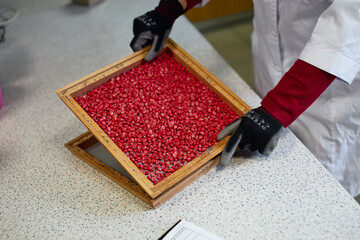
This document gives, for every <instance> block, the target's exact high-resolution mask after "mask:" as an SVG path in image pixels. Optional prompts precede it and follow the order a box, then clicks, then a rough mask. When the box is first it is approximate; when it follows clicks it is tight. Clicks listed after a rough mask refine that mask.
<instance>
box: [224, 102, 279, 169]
mask: <svg viewBox="0 0 360 240" xmlns="http://www.w3.org/2000/svg"><path fill="white" fill-rule="evenodd" d="M283 129H284V128H283V126H282V124H281V123H280V122H279V121H278V120H276V119H275V118H273V117H272V116H271V115H270V114H269V113H267V112H266V110H265V109H264V108H263V107H260V108H256V109H253V110H250V111H249V112H247V113H246V114H244V115H243V116H242V117H241V118H239V119H237V120H235V121H234V122H232V123H230V124H229V125H227V126H226V127H225V128H224V129H223V130H221V131H220V133H219V134H218V136H217V140H218V141H219V140H221V139H223V138H225V137H226V136H228V135H230V134H232V136H231V137H230V139H229V140H228V142H227V143H226V145H225V148H224V151H223V153H222V154H221V157H220V164H222V165H226V164H227V163H228V162H229V160H230V158H231V157H232V156H233V154H234V152H235V150H236V148H237V147H239V148H240V150H245V151H249V152H253V151H256V150H258V151H259V152H260V153H261V154H264V155H269V154H270V153H271V152H272V150H273V149H274V148H275V147H276V145H277V142H278V139H279V136H280V133H281V132H282V130H283Z"/></svg>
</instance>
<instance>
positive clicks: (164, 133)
mask: <svg viewBox="0 0 360 240" xmlns="http://www.w3.org/2000/svg"><path fill="white" fill-rule="evenodd" d="M75 100H76V101H77V103H79V104H80V106H81V107H82V108H83V109H84V110H85V111H86V112H87V113H88V114H89V116H90V117H91V118H92V119H93V120H94V121H95V122H96V123H97V124H98V125H99V126H100V127H101V128H102V129H103V130H104V132H105V133H106V134H107V135H108V136H109V137H110V138H111V139H112V140H113V141H114V143H115V144H116V145H117V146H118V147H119V148H120V149H121V150H122V151H123V152H125V154H126V155H127V156H128V157H129V159H130V160H131V161H132V162H133V163H134V164H135V165H136V166H137V167H138V168H139V169H140V170H141V171H142V172H143V173H144V174H145V175H146V176H147V178H148V179H149V180H150V181H151V182H153V184H157V183H158V182H159V181H161V180H163V179H164V178H166V177H167V176H169V175H170V174H171V173H173V172H175V171H176V170H178V169H179V168H181V167H182V166H183V165H184V164H186V163H187V162H189V161H191V160H193V159H194V158H195V157H196V156H198V155H199V154H201V153H202V152H204V151H205V150H206V149H207V148H208V147H211V146H213V145H215V143H216V136H217V134H218V132H219V131H220V130H221V129H222V128H223V127H224V126H226V125H227V124H229V123H231V122H232V121H234V120H235V119H236V118H238V116H237V115H236V113H235V112H233V111H232V110H231V109H230V108H229V107H228V106H227V105H226V104H225V103H224V102H223V101H222V100H221V99H220V98H219V97H218V96H217V95H216V94H215V93H213V92H212V91H210V90H209V89H208V88H207V87H206V86H205V85H204V84H203V83H201V82H200V81H199V80H197V79H196V77H195V76H193V75H192V74H191V73H189V72H188V71H187V70H186V69H185V68H184V67H183V66H181V65H180V64H179V63H178V62H176V61H175V59H174V58H173V57H171V56H170V55H169V54H167V53H164V54H162V55H161V56H159V57H158V58H157V59H155V60H153V61H151V62H146V63H144V64H142V65H140V66H138V67H135V68H133V69H131V70H130V71H128V72H126V73H123V74H121V75H119V76H117V77H115V78H111V79H110V80H109V81H108V82H106V83H104V84H103V85H101V86H99V87H97V88H95V89H93V90H91V91H89V92H87V93H86V94H85V95H83V96H80V97H77V98H75Z"/></svg>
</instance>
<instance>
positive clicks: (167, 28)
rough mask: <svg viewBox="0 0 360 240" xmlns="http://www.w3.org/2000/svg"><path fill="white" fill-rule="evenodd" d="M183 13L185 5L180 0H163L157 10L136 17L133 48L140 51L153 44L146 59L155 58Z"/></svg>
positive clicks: (131, 44)
mask: <svg viewBox="0 0 360 240" xmlns="http://www.w3.org/2000/svg"><path fill="white" fill-rule="evenodd" d="M183 13H184V7H183V6H182V5H181V3H180V2H179V1H178V0H161V1H160V3H159V5H158V6H157V7H156V8H155V10H153V11H150V12H147V13H145V14H143V15H141V16H139V17H137V18H135V19H134V24H133V32H134V38H133V39H132V41H131V43H130V46H131V48H132V49H133V50H134V51H139V50H140V49H143V48H144V47H146V46H149V45H152V47H151V48H150V50H149V52H148V53H147V54H146V56H145V61H150V60H152V59H154V58H155V57H156V56H157V55H158V54H159V53H160V51H161V49H162V48H163V47H164V45H165V42H166V40H167V38H168V37H169V34H170V32H171V28H172V26H173V24H174V22H175V20H176V19H177V18H178V17H179V16H181V15H182V14H183Z"/></svg>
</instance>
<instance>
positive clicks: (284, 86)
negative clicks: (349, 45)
mask: <svg viewBox="0 0 360 240" xmlns="http://www.w3.org/2000/svg"><path fill="white" fill-rule="evenodd" d="M334 79H335V76H334V75H332V74H330V73H328V72H325V71H323V70H321V69H319V68H317V67H315V66H313V65H311V64H309V63H307V62H304V61H302V60H297V61H296V62H295V63H294V65H293V66H292V67H291V68H290V70H289V71H288V72H287V73H286V74H285V75H284V77H283V78H282V79H281V80H280V81H279V83H278V84H277V85H276V86H275V88H274V89H272V90H271V91H270V92H268V93H267V95H266V96H265V98H264V99H263V100H262V102H261V105H262V106H263V107H264V108H265V109H266V110H267V111H268V112H269V113H270V114H271V115H272V116H273V117H275V118H276V119H277V120H279V121H280V122H281V123H282V125H283V126H284V127H285V128H286V127H288V126H289V125H290V124H291V123H292V122H293V121H295V120H296V119H297V118H298V117H299V116H300V115H301V114H302V113H303V112H304V111H305V110H306V109H307V108H308V107H309V106H310V105H311V104H312V103H313V102H314V101H315V100H316V99H317V98H318V97H319V96H320V95H321V94H322V93H323V92H324V91H325V90H326V88H327V87H328V86H330V84H331V83H332V82H333V81H334Z"/></svg>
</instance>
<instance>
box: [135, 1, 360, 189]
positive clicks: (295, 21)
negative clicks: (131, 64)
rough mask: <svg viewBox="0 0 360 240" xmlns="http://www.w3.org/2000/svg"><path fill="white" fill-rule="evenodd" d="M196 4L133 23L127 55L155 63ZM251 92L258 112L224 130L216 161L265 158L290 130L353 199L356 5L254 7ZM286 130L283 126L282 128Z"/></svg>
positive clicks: (357, 175)
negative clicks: (239, 154) (240, 155)
mask: <svg viewBox="0 0 360 240" xmlns="http://www.w3.org/2000/svg"><path fill="white" fill-rule="evenodd" d="M206 2H207V1H200V0H161V1H160V3H159V6H158V7H157V8H155V10H153V11H150V12H147V13H146V14H144V15H142V16H140V17H137V18H135V19H134V25H133V31H134V38H133V40H132V42H131V44H130V46H131V47H132V48H133V50H134V51H136V50H139V49H141V48H143V47H145V46H147V45H150V44H152V47H151V50H150V51H149V53H148V54H147V56H146V60H151V59H153V58H154V57H156V56H157V54H158V53H159V51H160V50H161V48H162V47H163V44H164V42H165V41H166V39H167V37H168V35H169V33H170V31H171V28H172V25H173V23H174V21H175V20H176V18H177V17H178V16H180V15H181V14H183V13H184V12H185V11H187V10H188V9H190V8H192V7H193V6H195V5H196V4H201V3H202V4H205V3H206ZM253 2H254V19H253V24H254V31H253V34H252V52H253V66H254V88H255V91H256V92H257V93H258V94H259V95H260V97H262V98H263V101H262V102H261V105H262V106H260V107H259V108H257V109H253V110H251V111H250V112H248V113H246V114H245V115H244V116H243V117H241V118H240V119H238V120H237V121H235V122H234V123H232V124H230V125H229V126H227V127H225V128H224V129H223V130H222V131H221V132H220V133H219V136H218V138H219V139H221V138H223V137H225V136H227V135H229V134H232V137H231V138H230V139H229V141H228V143H227V145H226V147H225V149H224V152H223V154H222V157H221V162H222V163H223V164H226V163H227V162H228V161H229V159H230V158H231V157H232V155H233V153H234V152H235V149H236V148H240V149H243V150H248V151H256V150H258V151H259V152H260V153H262V154H265V155H268V154H270V153H271V152H272V150H273V149H274V147H275V146H276V144H277V139H278V138H279V136H281V130H282V129H283V128H284V127H285V128H286V127H288V126H289V127H290V129H291V130H292V131H293V132H294V133H295V134H296V136H297V137H298V138H299V139H300V140H301V141H302V142H303V143H304V144H305V146H307V148H308V149H309V150H310V151H311V152H312V153H313V154H314V155H315V156H316V157H317V159H318V160H319V161H320V162H321V163H322V164H323V165H324V166H325V167H326V168H327V169H328V171H329V172H330V173H331V174H332V175H333V176H334V177H335V178H336V179H337V180H338V181H339V182H340V183H341V184H342V186H343V187H344V188H345V189H347V191H348V192H349V193H350V194H351V195H353V196H356V195H358V194H360V141H359V140H358V139H359V137H360V73H359V70H360V1H359V0H353V1H348V0H334V1H329V0H317V1H307V0H254V1H253ZM290 124H291V125H290Z"/></svg>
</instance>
